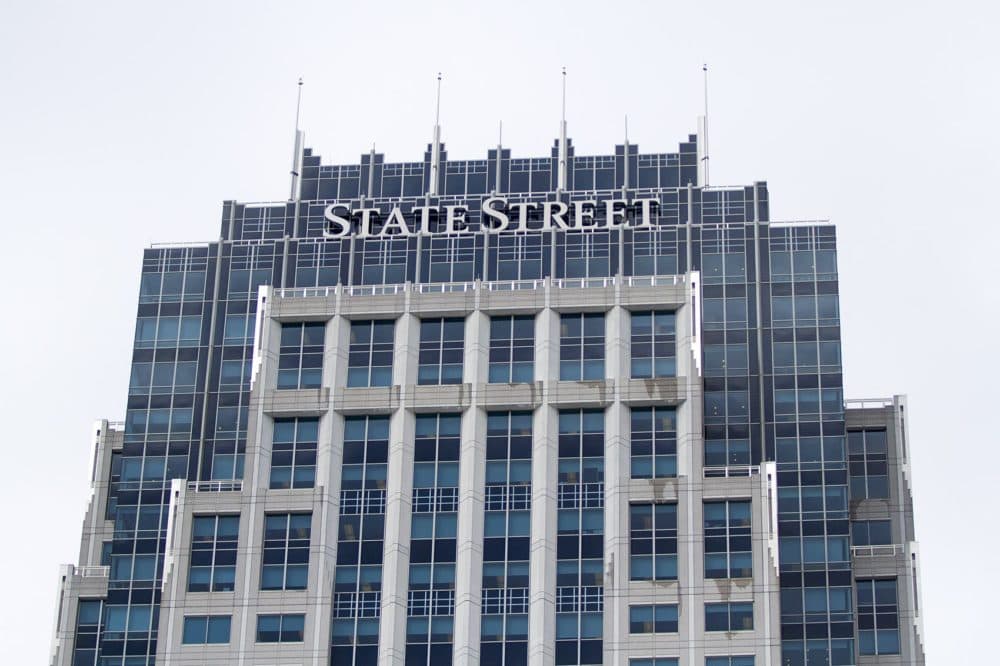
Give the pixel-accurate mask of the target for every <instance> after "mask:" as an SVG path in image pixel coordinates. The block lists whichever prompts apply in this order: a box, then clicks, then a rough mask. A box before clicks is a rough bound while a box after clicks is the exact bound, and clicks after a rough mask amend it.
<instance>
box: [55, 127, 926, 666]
mask: <svg viewBox="0 0 1000 666" xmlns="http://www.w3.org/2000/svg"><path fill="white" fill-rule="evenodd" d="M439 137H440V130H439V128H437V127H436V128H435V133H434V141H433V142H432V143H431V144H430V145H429V146H428V148H427V151H426V153H425V155H424V159H423V160H422V161H418V162H408V163H398V162H397V163H387V162H385V160H384V156H383V155H382V154H379V153H376V152H374V151H372V152H371V153H369V154H367V155H363V156H362V157H361V159H360V163H358V164H351V165H339V166H333V165H324V164H323V163H322V161H321V159H320V157H319V156H318V155H314V154H312V152H311V151H310V150H309V149H299V148H298V147H297V148H296V162H295V166H294V168H293V185H292V191H291V197H290V198H289V200H287V201H282V202H277V203H265V204H255V203H238V202H232V201H230V202H226V203H225V204H224V206H223V214H222V224H221V231H220V234H219V240H217V241H215V242H210V243H203V244H186V245H162V246H153V247H151V248H150V249H148V250H147V251H146V252H145V254H144V257H143V264H142V280H141V289H140V295H139V306H138V313H137V319H136V334H135V343H134V348H133V351H132V359H133V362H132V373H131V379H130V382H129V394H128V395H129V397H128V407H127V413H126V418H125V421H124V422H120V423H119V422H111V421H101V422H99V424H98V425H97V427H96V428H95V431H94V447H95V455H94V467H93V471H92V475H93V486H94V494H93V498H92V501H91V503H90V506H89V507H88V511H87V514H86V518H85V521H84V529H83V538H82V542H81V549H80V557H79V566H72V565H67V566H66V567H64V569H63V571H62V574H61V578H60V586H59V601H58V609H57V619H56V632H55V640H54V645H53V659H52V663H53V664H57V665H67V666H68V665H72V666H82V665H84V664H86V665H88V666H93V665H99V666H139V665H143V666H148V665H150V664H153V663H155V664H157V665H166V664H178V665H180V664H184V665H189V664H247V665H265V664H267V665H275V664H282V665H291V664H302V665H305V664H335V665H337V666H339V665H341V664H344V665H349V664H359V665H360V664H366V665H368V664H375V663H378V664H387V665H388V664H400V665H405V666H416V665H420V666H430V665H438V664H445V663H449V662H453V663H455V664H484V665H495V664H507V665H510V666H515V665H519V664H524V665H527V664H531V665H532V666H535V665H537V666H543V665H544V666H552V665H558V666H562V665H570V664H615V665H621V666H625V665H626V664H631V666H674V665H680V666H694V665H697V666H702V665H704V666H749V665H752V664H757V665H764V664H775V665H776V664H783V665H787V666H805V665H808V666H815V665H817V664H835V665H845V664H922V663H923V651H922V645H921V626H920V612H919V611H920V607H919V588H918V568H919V560H918V551H917V548H916V544H915V540H914V539H915V538H914V531H913V520H912V504H911V501H910V486H909V474H908V455H909V451H908V448H907V440H906V419H907V412H906V402H905V399H903V398H901V397H898V396H897V397H894V398H890V399H886V400H865V401H861V402H852V401H845V398H844V395H843V390H842V367H841V355H840V339H841V329H840V319H839V296H838V282H837V260H836V252H837V248H836V236H835V230H834V227H833V226H832V225H830V224H828V223H817V222H809V223H796V222H774V221H771V220H770V216H769V205H768V202H769V198H768V190H767V186H766V184H765V183H754V184H752V185H749V186H745V187H717V186H709V185H707V183H706V182H705V177H704V167H705V165H706V163H707V162H706V159H705V156H704V155H702V154H700V149H699V147H700V145H701V142H699V140H698V136H696V135H691V136H689V137H688V140H687V141H685V142H683V143H681V144H680V147H679V150H678V152H676V153H667V154H646V153H640V152H639V150H638V147H637V146H636V145H634V144H630V143H629V142H628V141H625V142H624V143H623V144H622V145H619V146H616V147H615V150H614V153H613V154H608V155H600V156H593V157H584V156H577V155H576V154H575V151H574V149H573V146H572V143H571V142H570V141H569V140H568V139H567V138H566V137H565V123H564V124H563V126H562V136H561V137H560V138H559V139H558V140H557V141H556V142H555V145H554V147H553V149H552V151H551V154H550V155H549V156H547V157H538V158H513V157H511V153H510V150H508V149H507V148H505V147H503V146H500V145H498V146H497V147H496V148H494V149H490V150H488V151H487V153H486V158H485V159H481V160H451V159H449V157H448V154H447V151H446V150H445V147H444V145H443V144H442V143H440V140H439ZM300 139H301V136H297V142H296V145H297V146H300V145H301V141H300Z"/></svg>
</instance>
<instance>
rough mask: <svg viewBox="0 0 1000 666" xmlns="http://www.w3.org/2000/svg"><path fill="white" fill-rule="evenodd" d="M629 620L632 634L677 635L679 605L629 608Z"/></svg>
mask: <svg viewBox="0 0 1000 666" xmlns="http://www.w3.org/2000/svg"><path fill="white" fill-rule="evenodd" d="M628 620H629V622H628V631H629V633H630V634H676V633H677V605H676V604H655V605H652V606H629V608H628ZM633 664H634V662H633Z"/></svg>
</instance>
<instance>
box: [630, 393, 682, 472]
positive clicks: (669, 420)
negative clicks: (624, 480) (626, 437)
mask: <svg viewBox="0 0 1000 666" xmlns="http://www.w3.org/2000/svg"><path fill="white" fill-rule="evenodd" d="M631 416H632V430H631V440H630V444H631V447H632V478H633V479H654V478H656V479H659V478H666V477H674V476H677V410H676V409H674V408H673V407H646V408H633V409H632V415H631Z"/></svg>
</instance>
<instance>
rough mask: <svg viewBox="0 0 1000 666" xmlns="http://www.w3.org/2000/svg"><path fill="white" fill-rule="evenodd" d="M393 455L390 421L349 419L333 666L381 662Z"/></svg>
mask: <svg viewBox="0 0 1000 666" xmlns="http://www.w3.org/2000/svg"><path fill="white" fill-rule="evenodd" d="M388 456H389V418H388V417H386V416H349V417H347V418H346V419H344V463H343V466H342V468H341V482H340V526H339V534H338V537H337V568H336V574H335V579H334V586H333V592H334V594H333V604H334V620H333V635H332V642H333V646H332V648H331V652H330V654H331V657H330V663H332V664H359V665H361V664H364V665H366V666H367V665H370V664H374V663H375V662H376V661H377V660H378V634H379V631H378V623H379V614H380V612H381V603H382V551H383V543H384V541H383V539H384V537H385V483H386V463H387V460H388ZM456 502H457V499H456Z"/></svg>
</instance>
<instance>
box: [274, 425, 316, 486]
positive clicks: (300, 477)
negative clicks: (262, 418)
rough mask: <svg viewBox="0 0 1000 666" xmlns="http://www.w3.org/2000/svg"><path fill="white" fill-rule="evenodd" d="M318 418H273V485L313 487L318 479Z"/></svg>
mask: <svg viewBox="0 0 1000 666" xmlns="http://www.w3.org/2000/svg"><path fill="white" fill-rule="evenodd" d="M318 438H319V419H316V418H298V419H274V436H273V437H272V444H271V485H270V487H271V488H272V489H275V488H312V487H313V485H314V484H315V483H316V446H317V440H318Z"/></svg>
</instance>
